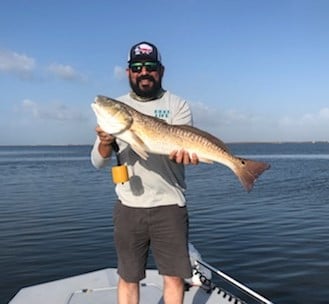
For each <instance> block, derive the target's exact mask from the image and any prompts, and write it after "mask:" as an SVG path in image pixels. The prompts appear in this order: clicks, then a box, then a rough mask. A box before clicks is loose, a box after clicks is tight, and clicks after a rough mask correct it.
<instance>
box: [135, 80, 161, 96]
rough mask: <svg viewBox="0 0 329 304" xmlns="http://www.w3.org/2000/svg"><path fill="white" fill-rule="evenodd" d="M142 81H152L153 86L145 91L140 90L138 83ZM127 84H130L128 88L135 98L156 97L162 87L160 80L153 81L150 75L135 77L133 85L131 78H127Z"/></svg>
mask: <svg viewBox="0 0 329 304" xmlns="http://www.w3.org/2000/svg"><path fill="white" fill-rule="evenodd" d="M143 79H148V80H150V81H152V82H153V86H152V87H151V88H149V89H147V90H142V89H140V87H139V83H140V81H141V80H143ZM129 83H130V87H131V89H132V90H133V92H134V93H135V94H136V95H137V96H139V97H142V98H153V97H156V96H157V95H158V93H159V91H160V89H161V87H162V84H161V79H160V80H159V81H156V80H155V79H154V77H152V76H151V75H143V76H140V77H137V79H136V83H133V82H132V80H131V77H129Z"/></svg>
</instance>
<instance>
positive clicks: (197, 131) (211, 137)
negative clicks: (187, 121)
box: [176, 125, 230, 162]
mask: <svg viewBox="0 0 329 304" xmlns="http://www.w3.org/2000/svg"><path fill="white" fill-rule="evenodd" d="M176 127H179V128H180V129H182V130H185V131H188V132H192V133H194V134H196V135H198V136H201V137H205V138H207V139H208V140H211V141H212V142H213V143H214V144H215V145H217V146H219V147H221V148H222V149H223V150H224V151H225V152H228V153H230V150H229V148H228V147H227V146H226V145H225V143H224V142H223V141H221V140H220V139H219V138H217V137H215V136H214V135H211V134H210V133H208V132H206V131H203V130H200V129H198V128H196V127H193V126H190V125H176ZM206 162H209V160H208V161H206ZM210 162H212V161H210Z"/></svg>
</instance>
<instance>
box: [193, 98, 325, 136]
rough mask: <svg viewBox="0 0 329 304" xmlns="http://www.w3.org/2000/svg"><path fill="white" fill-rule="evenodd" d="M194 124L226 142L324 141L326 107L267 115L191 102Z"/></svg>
mask: <svg viewBox="0 0 329 304" xmlns="http://www.w3.org/2000/svg"><path fill="white" fill-rule="evenodd" d="M191 108H192V112H193V116H194V125H195V126H196V127H198V128H201V129H203V130H205V131H208V132H210V133H211V134H213V135H215V136H218V137H219V138H221V139H222V140H224V141H226V142H234V141H235V142H243V141H313V140H320V141H328V140H329V133H328V130H329V108H327V107H326V108H322V109H320V110H319V111H317V112H315V113H305V114H303V115H300V116H295V117H293V116H283V117H282V116H277V117H275V116H271V117H269V116H268V115H266V114H262V113H258V114H255V113H248V112H241V111H239V110H236V109H219V108H214V107H209V106H207V105H205V104H203V103H191Z"/></svg>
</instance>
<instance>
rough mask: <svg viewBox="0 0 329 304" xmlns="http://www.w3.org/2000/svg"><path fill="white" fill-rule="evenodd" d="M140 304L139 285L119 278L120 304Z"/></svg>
mask: <svg viewBox="0 0 329 304" xmlns="http://www.w3.org/2000/svg"><path fill="white" fill-rule="evenodd" d="M138 302H139V283H129V282H126V281H125V280H124V279H122V278H119V283H118V303H119V304H138Z"/></svg>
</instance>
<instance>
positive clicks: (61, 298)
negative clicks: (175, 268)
mask: <svg viewBox="0 0 329 304" xmlns="http://www.w3.org/2000/svg"><path fill="white" fill-rule="evenodd" d="M117 281H118V275H117V273H116V269H115V268H106V269H102V270H98V271H94V272H90V273H86V274H82V275H78V276H74V277H70V278H66V279H62V280H57V281H53V282H49V283H44V284H39V285H35V286H31V287H25V288H23V289H21V290H20V291H19V292H18V293H17V294H16V296H15V297H14V298H13V299H12V300H11V301H10V302H9V304H32V303H33V304H44V303H47V304H112V303H113V304H114V303H117V288H116V285H117ZM162 288H163V286H162V277H161V276H160V275H159V274H158V272H157V270H147V272H146V278H145V279H144V280H143V281H141V284H140V304H152V303H154V304H155V303H156V304H161V303H163V297H162ZM217 291H218V290H215V291H209V290H206V289H205V288H204V287H199V286H191V287H190V288H188V290H187V291H186V292H185V298H184V304H191V303H193V304H206V303H207V304H215V303H216V304H233V303H234V304H243V303H244V302H243V301H241V300H240V299H238V298H235V297H234V296H232V295H230V294H228V293H226V292H224V291H221V292H219V293H218V292H217Z"/></svg>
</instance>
